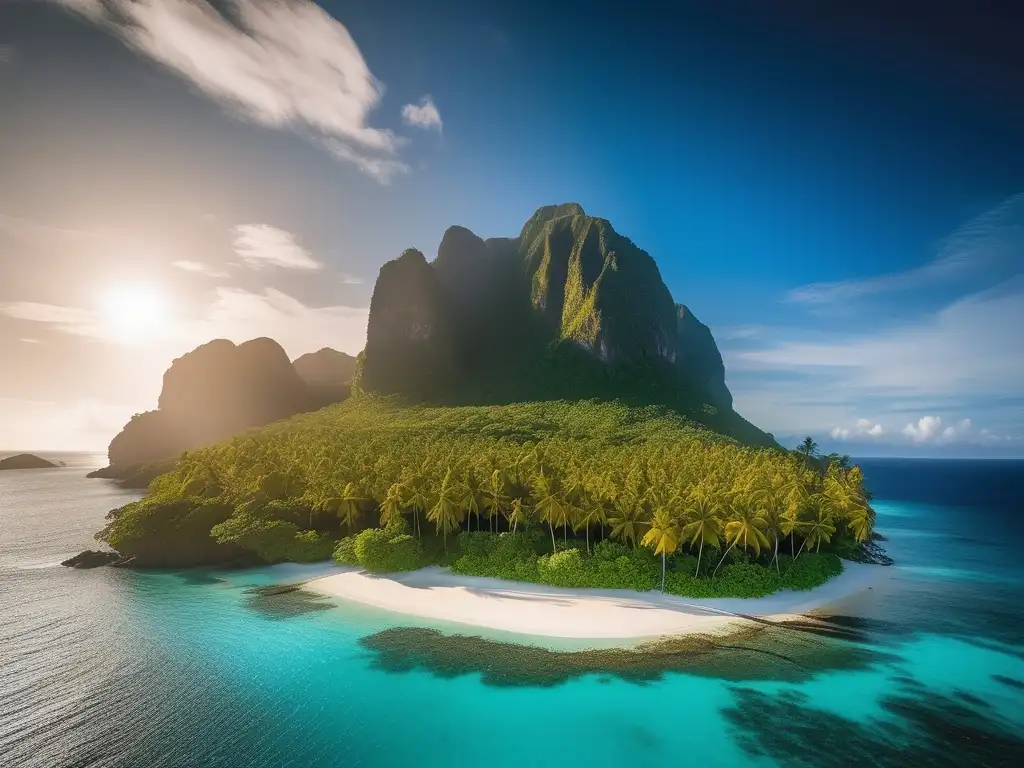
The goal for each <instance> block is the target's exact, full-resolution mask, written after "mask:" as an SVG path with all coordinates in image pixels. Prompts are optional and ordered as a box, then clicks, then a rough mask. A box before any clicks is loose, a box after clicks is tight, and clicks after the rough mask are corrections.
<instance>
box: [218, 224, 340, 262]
mask: <svg viewBox="0 0 1024 768" xmlns="http://www.w3.org/2000/svg"><path fill="white" fill-rule="evenodd" d="M234 234H235V239H234V248H235V253H237V254H238V255H239V256H241V257H242V260H243V261H244V262H245V264H246V265H247V266H249V267H251V268H252V269H263V268H264V267H268V266H270V267H281V268H282V269H300V270H307V271H311V270H317V269H320V268H321V267H322V266H323V265H322V264H321V263H320V262H319V261H317V260H316V259H314V258H313V257H312V255H310V253H309V251H307V250H306V249H305V248H303V247H302V246H301V245H299V243H298V242H297V241H296V239H295V235H293V234H292V233H291V232H288V231H286V230H283V229H278V228H277V227H272V226H270V225H269V224H239V225H238V226H237V227H235V230H234Z"/></svg>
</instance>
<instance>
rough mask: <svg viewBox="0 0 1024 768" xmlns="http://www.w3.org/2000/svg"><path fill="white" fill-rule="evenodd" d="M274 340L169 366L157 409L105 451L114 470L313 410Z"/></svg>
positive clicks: (217, 344) (216, 344)
mask: <svg viewBox="0 0 1024 768" xmlns="http://www.w3.org/2000/svg"><path fill="white" fill-rule="evenodd" d="M317 404H318V403H317V402H316V398H315V397H314V396H313V395H312V393H311V391H310V389H309V387H308V386H307V385H306V383H305V382H304V381H303V380H302V378H301V377H300V376H299V374H298V373H297V372H296V370H295V368H294V367H293V366H292V364H291V361H290V360H289V359H288V356H287V354H285V351H284V350H283V349H282V348H281V346H280V345H279V344H278V343H277V342H275V341H273V340H272V339H266V338H260V339H253V340H252V341H247V342H245V343H243V344H239V345H237V346H236V345H235V344H233V343H232V342H230V341H227V340H226V339H217V340H215V341H211V342H209V343H207V344H203V345H202V346H200V347H197V348H196V349H194V350H193V351H191V352H189V353H187V354H185V355H182V356H181V357H179V358H177V359H176V360H174V361H173V362H172V363H171V366H170V368H168V369H167V371H166V373H164V378H163V388H162V390H161V392H160V398H159V401H158V409H157V410H155V411H147V412H145V413H141V414H137V415H135V416H133V417H132V419H131V421H129V422H128V424H126V425H125V427H124V428H123V429H122V430H121V432H120V433H118V435H117V436H115V437H114V439H113V440H112V441H111V443H110V448H109V450H108V458H109V459H110V464H111V466H112V467H115V468H117V467H127V466H130V465H132V464H138V463H144V462H150V461H157V460H160V459H165V458H168V457H172V456H176V455H177V454H180V453H182V452H183V451H186V450H188V449H190V448H195V447H197V446H200V445H204V444H206V443H210V442H214V441H216V440H221V439H223V438H225V437H230V436H231V435H233V434H236V433H237V432H240V431H242V430H244V429H246V428H248V427H254V426H262V425H264V424H269V423H270V422H272V421H277V420H278V419H283V418H286V417H288V416H292V415H294V414H296V413H300V412H302V411H305V410H309V409H310V408H312V407H316V405H317Z"/></svg>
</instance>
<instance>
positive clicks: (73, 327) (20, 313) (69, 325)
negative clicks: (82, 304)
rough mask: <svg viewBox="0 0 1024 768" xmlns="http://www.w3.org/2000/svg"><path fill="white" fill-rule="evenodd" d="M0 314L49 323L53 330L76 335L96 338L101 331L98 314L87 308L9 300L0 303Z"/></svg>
mask: <svg viewBox="0 0 1024 768" xmlns="http://www.w3.org/2000/svg"><path fill="white" fill-rule="evenodd" d="M0 314H4V315H7V316H8V317H13V318H14V319H15V320H27V321H28V322H30V323H41V324H44V325H51V326H53V328H54V329H55V330H58V331H63V332H64V333H70V334H74V335H76V336H86V337H92V338H96V337H97V336H99V335H100V333H101V331H100V326H101V322H100V317H99V314H98V313H96V312H93V311H91V310H88V309H79V308H77V307H62V306H58V305H56V304H42V303H39V302H34V301H11V302H7V303H3V304H0Z"/></svg>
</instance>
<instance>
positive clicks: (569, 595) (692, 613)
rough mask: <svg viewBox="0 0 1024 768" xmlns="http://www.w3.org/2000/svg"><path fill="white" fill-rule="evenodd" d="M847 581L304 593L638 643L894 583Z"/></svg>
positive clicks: (481, 583) (413, 584)
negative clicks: (759, 586) (737, 593)
mask: <svg viewBox="0 0 1024 768" xmlns="http://www.w3.org/2000/svg"><path fill="white" fill-rule="evenodd" d="M844 566H845V570H844V571H843V573H842V574H840V575H839V576H837V577H836V578H834V579H832V580H831V581H829V582H828V583H826V584H823V585H822V586H820V587H818V588H816V589H813V590H810V591H807V592H792V591H783V592H778V593H776V594H774V595H770V596H768V597H760V598H749V599H743V598H718V599H711V600H695V599H687V598H682V597H675V596H674V595H662V594H661V593H660V592H648V593H642V592H630V591H626V590H615V589H559V588H557V587H547V586H544V585H541V584H527V583H523V582H514V581H502V580H500V579H489V578H481V577H476V576H459V575H456V574H453V573H451V572H450V571H447V570H445V569H443V568H437V567H429V568H423V569H420V570H418V571H412V572H409V573H401V574H391V575H388V576H376V575H372V574H368V573H366V572H365V571H361V570H359V569H356V568H345V569H342V568H339V571H340V572H339V573H336V574H331V575H329V576H324V577H322V578H319V579H313V580H312V581H309V582H307V583H306V584H305V589H308V590H309V591H312V592H317V593H319V594H322V595H329V596H332V597H338V598H343V599H345V600H350V601H352V602H355V603H360V604H362V605H369V606H373V607H375V608H379V609H383V610H387V611H393V612H397V613H403V614H406V615H409V616H416V617H419V618H421V619H428V620H434V621H445V622H453V623H457V624H468V625H472V626H475V627H484V628H488V629H492V630H501V631H505V632H514V633H518V634H524V635H535V636H542V637H559V638H594V639H599V638H601V639H637V638H653V637H661V636H665V635H686V634H723V633H727V632H730V631H733V630H735V629H737V628H740V627H742V626H744V625H747V626H749V623H748V622H747V621H746V620H744V619H742V618H738V617H736V616H734V615H731V614H736V613H742V614H746V615H748V616H757V617H763V618H770V619H782V618H786V617H789V616H793V615H797V614H803V613H807V612H808V611H812V610H817V609H821V608H824V607H827V606H831V605H833V604H835V603H837V602H839V601H842V600H845V599H847V598H849V597H851V596H853V595H856V594H858V593H861V592H863V591H865V590H867V589H869V588H870V587H872V586H873V585H875V584H877V583H879V582H880V581H882V580H884V579H886V578H887V577H888V571H889V569H888V568H885V567H883V566H877V565H864V564H861V563H850V562H847V563H844Z"/></svg>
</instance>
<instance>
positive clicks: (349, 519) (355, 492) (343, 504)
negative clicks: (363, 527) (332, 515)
mask: <svg viewBox="0 0 1024 768" xmlns="http://www.w3.org/2000/svg"><path fill="white" fill-rule="evenodd" d="M367 501H368V499H367V498H366V494H365V493H363V492H362V491H360V490H359V489H358V487H357V486H356V484H355V483H347V484H346V485H345V490H344V491H342V493H341V498H339V499H338V500H337V509H338V517H340V518H341V522H342V523H343V524H344V525H345V526H346V527H347V528H348V529H349V530H350V531H351V530H352V529H353V528H355V527H356V523H357V522H358V521H359V514H360V513H361V512H362V511H363V505H364V504H365V503H366V502H367Z"/></svg>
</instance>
